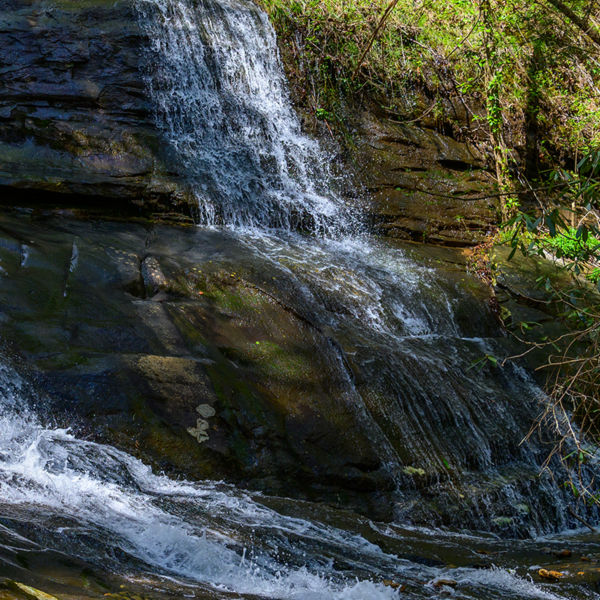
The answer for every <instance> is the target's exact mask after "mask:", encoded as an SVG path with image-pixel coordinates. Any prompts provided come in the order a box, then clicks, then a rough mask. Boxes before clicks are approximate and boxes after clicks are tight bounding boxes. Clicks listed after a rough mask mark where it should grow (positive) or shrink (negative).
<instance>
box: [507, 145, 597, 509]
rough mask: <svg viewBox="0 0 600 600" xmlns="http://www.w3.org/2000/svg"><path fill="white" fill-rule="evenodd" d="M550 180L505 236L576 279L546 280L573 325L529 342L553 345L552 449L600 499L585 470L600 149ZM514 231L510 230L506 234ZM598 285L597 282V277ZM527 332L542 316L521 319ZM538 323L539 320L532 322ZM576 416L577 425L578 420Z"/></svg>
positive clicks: (593, 403)
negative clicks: (534, 208)
mask: <svg viewBox="0 0 600 600" xmlns="http://www.w3.org/2000/svg"><path fill="white" fill-rule="evenodd" d="M551 180H552V181H553V182H554V185H555V186H557V188H558V189H556V188H555V189H554V190H553V191H554V195H552V194H550V198H553V202H550V201H549V200H547V201H546V203H545V204H542V207H541V208H542V211H541V214H539V213H538V214H536V215H531V214H527V213H525V212H522V211H521V212H518V213H517V214H516V215H515V216H514V217H513V218H512V219H510V220H509V221H508V222H507V223H506V224H505V236H504V237H505V240H508V243H510V244H511V245H512V247H513V250H512V253H511V257H512V255H514V253H515V252H516V251H517V250H518V249H520V250H521V252H523V254H525V255H531V254H538V255H544V256H548V255H549V254H551V255H553V257H554V258H555V259H556V260H557V266H558V267H559V268H560V269H563V270H566V271H569V272H570V274H571V275H572V278H571V284H570V285H567V286H565V285H556V284H555V283H553V282H552V281H550V280H549V279H547V278H544V279H542V280H540V282H539V283H540V285H542V286H543V287H544V288H545V290H546V292H547V297H548V300H547V301H548V303H549V305H550V307H551V309H553V311H554V313H555V315H556V318H557V319H560V320H562V321H563V323H564V324H565V325H566V326H567V327H566V329H567V333H565V334H563V335H561V336H560V337H559V338H557V339H545V338H542V339H536V338H535V333H534V337H533V338H532V337H529V338H525V339H524V340H523V341H525V343H526V344H528V345H529V350H528V351H531V350H533V349H539V348H542V349H546V350H547V353H548V360H547V362H546V363H545V364H543V365H542V366H541V367H540V369H544V370H545V371H546V372H547V391H548V394H549V397H550V399H551V402H550V403H549V404H548V406H547V409H546V411H545V412H544V414H543V415H542V417H541V419H540V424H543V425H544V426H547V424H548V422H549V421H550V422H551V425H552V427H553V429H554V430H555V431H558V432H562V434H561V436H560V437H559V441H558V443H557V445H556V447H555V449H554V451H553V454H557V453H558V454H559V455H560V456H561V457H562V459H563V461H564V462H565V464H566V465H567V467H569V468H570V469H571V473H572V474H573V478H572V479H571V480H570V481H569V482H567V484H568V487H569V489H572V490H573V491H574V493H576V495H577V496H578V497H582V498H585V499H586V500H588V501H590V502H595V503H600V496H599V495H598V493H597V492H596V490H595V489H594V487H593V484H592V483H590V481H588V480H586V478H585V476H584V469H583V466H584V465H585V463H587V462H589V461H590V460H591V459H592V458H594V452H593V451H592V450H590V448H589V447H588V446H587V445H586V438H592V440H593V441H594V442H596V443H597V442H599V441H600V229H599V227H600V216H599V212H598V209H599V208H600V188H599V185H600V152H592V153H589V154H588V155H586V156H585V157H584V158H583V159H582V160H581V161H580V162H579V163H578V165H577V169H576V171H574V172H567V171H564V170H559V171H557V172H555V173H553V175H552V177H551ZM507 234H508V235H507ZM594 283H595V284H596V285H593V284H594ZM520 325H521V327H520V333H528V332H531V330H532V326H534V325H535V324H532V323H527V324H520ZM533 328H534V327H533ZM528 351H527V352H528ZM572 416H573V417H574V418H575V422H576V423H577V425H578V429H575V427H574V426H573V425H572V424H571V417H572Z"/></svg>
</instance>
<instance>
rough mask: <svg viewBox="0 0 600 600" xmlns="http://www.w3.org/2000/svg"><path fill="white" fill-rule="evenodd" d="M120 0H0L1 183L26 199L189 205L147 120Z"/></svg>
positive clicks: (128, 19) (138, 42) (127, 8)
mask: <svg viewBox="0 0 600 600" xmlns="http://www.w3.org/2000/svg"><path fill="white" fill-rule="evenodd" d="M145 46H146V42H145V40H144V39H143V35H142V33H141V32H140V30H139V28H138V26H137V20H136V15H135V13H134V7H133V3H132V2H129V1H127V0H117V1H116V2H115V1H112V0H111V1H107V0H84V1H82V2H74V1H70V0H52V1H50V0H5V1H4V2H2V6H0V65H1V68H0V186H1V187H3V188H4V191H5V193H4V194H3V195H4V196H5V199H4V200H5V201H9V202H10V201H11V197H10V194H9V193H7V192H13V194H12V196H13V197H14V190H20V196H23V195H25V196H26V198H27V201H28V202H29V203H31V202H45V203H47V202H53V203H57V202H60V203H66V204H72V205H74V206H81V205H85V204H86V203H89V202H90V201H92V200H94V201H99V202H100V203H101V204H103V205H104V206H108V205H113V206H114V207H116V208H120V209H122V208H127V209H132V208H133V209H134V210H143V211H144V212H152V211H153V210H156V209H159V210H160V211H162V212H165V211H166V212H168V211H175V212H180V213H184V214H187V213H189V208H188V206H187V201H188V200H187V198H186V192H185V189H184V186H182V185H181V180H180V178H179V175H178V174H176V173H174V172H172V170H171V169H170V167H169V165H168V162H169V161H168V157H167V156H166V155H165V154H164V152H163V150H162V149H161V142H160V140H159V134H158V132H157V131H156V129H155V127H154V125H153V116H152V109H151V105H150V103H149V99H148V95H147V93H146V91H145V89H144V81H143V75H142V69H141V68H140V67H141V65H140V61H141V60H142V57H143V51H142V50H143V48H144V47H145Z"/></svg>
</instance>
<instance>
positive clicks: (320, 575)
mask: <svg viewBox="0 0 600 600" xmlns="http://www.w3.org/2000/svg"><path fill="white" fill-rule="evenodd" d="M27 392H28V386H27V384H26V383H25V382H24V381H23V380H22V379H21V378H20V377H19V376H18V375H17V374H16V373H15V372H14V371H13V370H12V369H11V368H9V367H7V366H6V365H5V364H0V498H1V501H0V516H1V515H4V516H9V515H11V514H13V513H14V512H15V510H16V509H18V508H19V507H21V508H22V510H25V511H29V513H31V515H32V517H31V520H32V522H35V523H36V524H37V525H38V526H42V527H43V526H46V527H47V536H48V537H47V540H46V545H47V547H48V548H53V549H55V550H62V551H65V552H67V553H69V554H70V555H71V556H79V557H80V558H82V559H86V560H90V561H91V562H92V563H93V562H94V561H97V562H100V564H101V565H102V567H103V568H105V569H107V570H111V569H112V570H115V571H119V570H122V571H123V572H128V573H130V575H131V576H133V573H135V571H136V570H137V571H138V572H142V573H143V572H144V571H146V572H148V573H153V574H157V575H163V576H170V577H178V578H181V581H180V583H179V585H180V586H181V590H182V593H183V590H191V594H192V595H193V590H194V582H198V583H202V584H205V585H208V586H209V587H211V588H212V589H213V590H215V592H216V593H219V592H224V593H230V592H235V593H238V594H255V595H257V596H259V597H261V598H280V599H290V600H334V599H339V600H342V599H343V600H377V599H388V600H390V599H393V598H399V597H401V596H400V595H399V592H397V591H394V590H393V589H392V588H390V587H386V586H384V585H383V584H381V583H375V582H373V581H370V580H369V579H365V578H364V575H363V577H362V578H361V580H359V579H358V578H357V576H356V575H354V574H350V575H343V574H342V573H341V572H338V571H336V569H335V568H334V562H337V560H341V561H345V562H346V563H347V565H346V569H347V568H348V566H350V565H351V566H352V568H353V569H354V570H355V571H356V572H357V573H365V572H366V573H372V574H373V576H374V577H375V579H376V580H378V581H382V580H383V579H384V578H386V577H387V578H389V577H391V578H397V577H400V579H401V580H407V581H409V582H411V581H413V580H418V579H425V581H428V582H429V583H428V584H426V585H424V586H423V584H420V586H422V590H421V591H420V592H419V593H418V594H415V593H414V592H413V593H408V595H406V596H402V597H411V598H430V597H438V594H439V592H438V590H437V588H436V587H435V586H434V585H433V584H434V583H435V581H436V580H437V579H438V578H440V577H442V578H454V579H455V580H456V581H458V582H459V585H460V586H463V590H462V592H461V593H460V594H458V595H457V596H456V597H459V598H471V599H476V598H482V597H486V598H490V599H492V598H498V599H500V598H515V599H517V598H523V599H526V598H540V599H547V600H555V599H557V598H567V597H568V596H565V595H556V594H554V593H552V592H551V591H549V590H545V589H543V588H542V587H540V586H538V585H535V584H534V583H533V582H531V581H530V580H528V579H527V578H523V577H519V576H517V575H516V574H514V573H510V572H509V571H507V570H505V569H491V570H484V571H481V570H475V569H468V568H457V569H439V568H432V567H425V566H422V565H415V564H411V563H410V562H409V561H406V560H402V559H399V558H397V557H396V556H394V555H393V554H386V553H384V552H383V551H382V550H381V549H380V548H379V547H378V546H377V545H375V544H373V543H371V542H369V541H367V540H366V539H365V538H363V537H362V536H360V535H358V534H356V533H350V532H344V531H342V530H340V529H336V528H334V527H331V526H327V525H324V524H320V523H318V522H310V521H307V520H304V519H302V518H293V517H288V516H283V515H281V514H279V513H278V512H276V511H274V510H272V509H269V508H267V507H266V506H264V505H263V504H260V503H258V502H257V501H255V500H253V499H252V498H251V497H250V496H249V495H248V494H247V493H244V492H243V491H240V490H235V489H233V488H229V487H227V486H224V485H222V484H216V483H212V482H203V483H201V484H199V483H196V484H192V483H188V482H185V481H173V480H171V479H169V478H166V477H164V476H157V475H155V474H153V473H152V472H151V470H150V469H149V468H148V467H147V466H146V465H144V464H143V463H141V462H140V461H138V460H136V459H134V458H133V457H131V456H129V455H128V454H126V453H124V452H121V451H119V450H116V449H115V448H112V447H110V446H106V445H101V444H97V443H93V442H87V441H84V440H80V439H77V438H76V437H74V436H73V435H71V434H70V433H69V432H68V431H66V430H64V429H52V428H47V427H44V426H43V425H42V424H41V423H40V422H39V420H38V418H36V416H35V415H34V414H33V413H32V412H30V409H29V408H28V404H29V401H28V400H27V399H26V396H27V395H28V393H27ZM20 518H21V519H22V518H23V514H22V513H20ZM55 518H60V519H61V521H63V522H64V521H65V520H66V521H67V522H68V523H69V524H68V525H67V526H65V527H61V528H59V529H60V531H58V533H59V534H60V535H54V531H53V529H56V527H57V525H56V521H55ZM45 521H47V525H44V523H45ZM77 531H81V532H83V533H85V536H86V542H85V544H89V546H90V547H89V549H88V548H87V547H86V545H85V544H84V545H83V546H82V545H81V544H79V545H78V544H77V543H76V542H75V541H74V540H76V537H77V536H76V533H77ZM427 535H430V534H427ZM431 535H433V536H434V537H435V536H436V535H438V534H437V533H436V532H432V534H431ZM21 539H24V538H21ZM90 539H93V540H94V542H93V543H90ZM473 539H475V538H473ZM100 548H103V551H104V552H106V553H107V555H108V554H110V553H111V552H110V549H111V548H118V549H120V550H121V551H123V552H125V553H126V554H127V555H128V556H129V557H130V558H129V559H124V558H123V555H122V554H121V555H120V556H121V557H120V559H119V562H118V563H115V564H110V563H109V562H107V558H106V557H105V558H102V555H103V551H101V550H100ZM278 556H285V557H286V559H285V560H282V558H278ZM328 556H329V557H331V558H327V557H328ZM334 556H337V557H338V558H337V559H336V560H335V561H334V559H333V557H334ZM135 561H141V563H136V562H135ZM140 565H141V566H140ZM144 565H145V566H144ZM132 569H133V573H132ZM140 570H141V571H140ZM0 575H1V563H0ZM482 594H485V596H483V595H482ZM584 597H585V596H584ZM590 597H591V596H590Z"/></svg>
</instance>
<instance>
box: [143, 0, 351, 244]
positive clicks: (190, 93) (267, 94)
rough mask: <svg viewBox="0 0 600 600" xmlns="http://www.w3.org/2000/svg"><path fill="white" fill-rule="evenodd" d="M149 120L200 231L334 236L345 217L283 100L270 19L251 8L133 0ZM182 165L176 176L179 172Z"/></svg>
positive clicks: (317, 155) (322, 158) (223, 0)
mask: <svg viewBox="0 0 600 600" xmlns="http://www.w3.org/2000/svg"><path fill="white" fill-rule="evenodd" d="M137 7H138V10H139V11H140V13H141V14H140V19H141V24H142V27H143V28H144V29H145V31H146V33H147V35H148V37H149V39H150V42H151V49H150V53H149V61H150V65H149V67H148V71H149V72H148V77H147V79H148V86H149V89H150V92H151V95H152V98H153V101H154V105H155V109H156V117H157V122H158V124H159V126H160V127H161V129H162V130H163V131H164V132H165V137H166V139H167V140H168V143H169V145H170V147H171V150H172V152H173V153H174V157H175V158H174V160H175V161H176V163H177V166H178V169H179V170H183V171H184V172H185V173H186V175H187V176H188V179H189V181H190V183H191V185H192V188H193V192H194V194H195V195H196V197H197V199H198V206H199V211H200V219H201V222H202V223H203V224H205V225H213V224H225V225H228V226H246V227H247V226H258V227H276V228H280V229H286V230H287V229H296V228H298V227H302V228H307V229H310V230H313V231H320V232H330V233H331V232H332V231H334V230H339V229H341V228H343V227H346V228H347V227H348V222H347V221H348V220H349V216H348V213H347V211H346V210H345V209H344V208H343V207H342V206H341V203H340V202H339V200H338V199H337V198H336V196H335V194H332V192H331V191H330V185H331V183H332V181H331V177H330V174H329V170H328V168H327V163H328V162H329V157H328V156H327V155H326V154H325V153H323V152H322V151H321V150H320V148H319V145H318V144H317V142H315V141H314V140H312V139H310V138H308V137H307V136H305V135H304V134H303V133H302V131H301V126H300V122H299V120H298V117H297V116H296V113H295V112H294V109H293V107H292V104H291V102H290V98H289V93H288V89H287V83H286V80H285V76H284V74H283V70H282V67H281V64H280V60H279V54H278V49H277V40H276V37H275V33H274V31H273V28H272V27H271V25H270V23H269V20H268V17H267V16H266V14H265V13H264V12H262V11H261V10H259V9H258V8H257V7H256V6H255V5H254V4H253V3H252V2H251V1H250V0H219V1H217V0H203V1H201V2H196V1H192V0H138V2H137ZM182 167H183V169H182Z"/></svg>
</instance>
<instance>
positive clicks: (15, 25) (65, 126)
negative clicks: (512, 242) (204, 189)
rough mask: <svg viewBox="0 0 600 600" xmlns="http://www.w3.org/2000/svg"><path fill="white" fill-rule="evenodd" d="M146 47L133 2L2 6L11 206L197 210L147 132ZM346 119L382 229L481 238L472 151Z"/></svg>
mask: <svg viewBox="0 0 600 600" xmlns="http://www.w3.org/2000/svg"><path fill="white" fill-rule="evenodd" d="M148 45H149V44H148V40H147V39H145V37H144V34H143V32H142V31H141V30H140V28H139V27H138V21H137V16H136V14H135V9H134V5H133V3H132V2H131V1H129V0H116V1H112V0H110V1H109V0H85V1H82V2H74V1H71V0H5V1H4V2H3V3H2V6H1V7H0V64H1V65H3V68H2V69H1V70H0V189H1V188H4V190H5V197H6V196H8V201H9V202H15V201H19V200H20V197H22V196H25V199H26V202H25V203H26V204H28V205H31V204H33V203H36V202H40V203H45V204H48V203H53V204H68V205H72V206H75V207H84V206H86V205H88V204H90V203H91V202H92V201H94V202H95V203H99V204H100V205H101V206H102V207H103V208H111V209H115V208H117V209H126V210H128V211H131V210H133V211H141V212H144V213H146V214H147V213H153V212H161V213H163V214H164V213H175V214H179V215H188V216H189V215H192V214H193V213H194V207H195V201H194V200H192V198H191V195H190V194H189V191H188V190H187V189H186V186H185V182H184V180H183V174H182V173H180V172H178V166H177V164H176V163H175V161H173V160H171V159H170V158H169V151H168V148H166V146H165V144H164V142H162V141H161V139H160V133H159V132H158V131H157V129H156V127H155V125H154V119H153V114H152V107H151V105H150V102H149V98H148V94H147V93H146V91H145V85H144V80H143V71H144V66H143V64H142V63H143V62H144V48H147V47H148ZM354 119H357V120H358V122H359V124H358V126H357V135H356V147H355V149H354V152H353V154H354V156H353V162H354V163H355V164H356V165H357V166H358V173H359V177H360V179H361V182H362V183H364V184H365V186H366V187H367V188H368V190H369V192H370V194H371V200H370V201H369V202H368V203H367V212H368V213H369V215H370V216H371V219H372V221H373V223H374V225H375V226H376V229H377V230H378V231H379V232H380V233H382V234H384V235H388V236H392V237H398V238H401V239H412V240H416V241H427V242H433V243H439V244H445V245H457V246H464V245H471V244H474V243H477V242H479V241H480V240H481V239H482V237H483V236H484V235H485V233H486V231H487V230H488V229H489V224H490V223H491V222H493V217H494V214H493V210H492V209H491V201H490V200H488V199H485V198H484V199H479V198H481V196H482V195H483V196H485V195H486V194H485V192H483V193H482V190H486V189H489V188H490V187H491V178H490V176H489V174H488V173H487V172H486V171H485V168H484V167H485V165H484V157H483V156H482V155H481V154H480V153H479V152H478V151H476V150H475V149H474V148H472V147H470V146H467V145H466V144H461V143H458V142H456V141H455V140H453V139H452V138H450V137H447V136H444V135H441V134H439V133H437V132H435V131H434V130H433V129H427V128H423V127H420V126H417V125H415V124H410V125H402V124H398V123H393V122H391V121H389V120H383V119H378V118H377V117H375V116H374V114H373V113H365V114H364V115H362V116H360V115H358V117H357V115H354V116H353V120H354ZM17 190H18V191H19V194H18V195H17V194H16V191H17ZM7 191H10V194H6V192H7ZM5 201H6V200H5Z"/></svg>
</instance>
